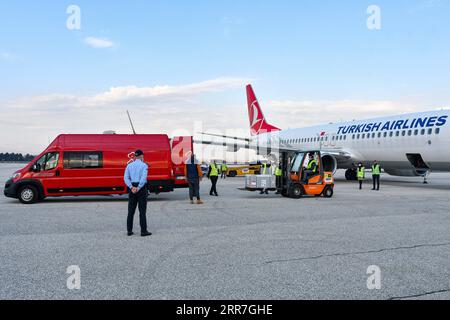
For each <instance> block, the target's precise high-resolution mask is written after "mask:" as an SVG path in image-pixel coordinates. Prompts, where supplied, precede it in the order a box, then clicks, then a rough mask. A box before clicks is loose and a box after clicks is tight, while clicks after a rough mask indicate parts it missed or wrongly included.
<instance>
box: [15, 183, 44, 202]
mask: <svg viewBox="0 0 450 320" xmlns="http://www.w3.org/2000/svg"><path fill="white" fill-rule="evenodd" d="M38 200H39V194H38V191H37V189H36V187H33V186H24V187H22V188H20V190H19V201H20V202H22V203H23V204H33V203H36V202H37V201H38Z"/></svg>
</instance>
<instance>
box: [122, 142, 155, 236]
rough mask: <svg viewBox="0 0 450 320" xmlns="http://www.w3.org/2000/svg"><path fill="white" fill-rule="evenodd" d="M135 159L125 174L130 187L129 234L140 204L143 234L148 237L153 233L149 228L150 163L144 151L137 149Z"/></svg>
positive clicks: (131, 233) (130, 234)
mask: <svg viewBox="0 0 450 320" xmlns="http://www.w3.org/2000/svg"><path fill="white" fill-rule="evenodd" d="M134 155H135V158H136V159H135V161H133V162H131V163H130V164H129V165H128V166H127V168H126V170H125V175H124V180H125V184H126V185H127V187H128V189H129V198H128V219H127V229H128V236H132V235H134V233H133V220H134V214H135V213H136V207H137V206H138V205H139V221H140V224H141V236H142V237H148V236H151V235H152V234H151V233H150V232H148V230H147V192H148V191H147V175H148V165H147V164H146V163H145V162H144V152H142V150H137V151H136V152H135V153H134Z"/></svg>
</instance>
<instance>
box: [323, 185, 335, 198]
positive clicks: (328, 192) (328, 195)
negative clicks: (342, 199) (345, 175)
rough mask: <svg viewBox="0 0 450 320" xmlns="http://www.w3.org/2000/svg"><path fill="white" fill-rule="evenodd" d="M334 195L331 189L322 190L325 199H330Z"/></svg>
mask: <svg viewBox="0 0 450 320" xmlns="http://www.w3.org/2000/svg"><path fill="white" fill-rule="evenodd" d="M333 194H334V190H333V188H332V187H329V186H328V187H326V188H325V190H323V196H324V197H325V198H332V197H333Z"/></svg>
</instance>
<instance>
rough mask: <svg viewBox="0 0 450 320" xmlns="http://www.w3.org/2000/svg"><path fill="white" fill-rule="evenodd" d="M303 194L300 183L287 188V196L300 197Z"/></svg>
mask: <svg viewBox="0 0 450 320" xmlns="http://www.w3.org/2000/svg"><path fill="white" fill-rule="evenodd" d="M302 196H303V189H302V187H301V186H300V185H298V184H294V185H292V186H291V187H290V188H289V198H293V199H300V198H301V197H302Z"/></svg>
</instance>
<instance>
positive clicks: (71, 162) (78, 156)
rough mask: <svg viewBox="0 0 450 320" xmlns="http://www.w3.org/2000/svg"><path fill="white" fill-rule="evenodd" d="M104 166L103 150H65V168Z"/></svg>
mask: <svg viewBox="0 0 450 320" xmlns="http://www.w3.org/2000/svg"><path fill="white" fill-rule="evenodd" d="M95 168H103V153H102V152H64V169H95Z"/></svg>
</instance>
